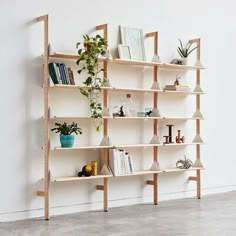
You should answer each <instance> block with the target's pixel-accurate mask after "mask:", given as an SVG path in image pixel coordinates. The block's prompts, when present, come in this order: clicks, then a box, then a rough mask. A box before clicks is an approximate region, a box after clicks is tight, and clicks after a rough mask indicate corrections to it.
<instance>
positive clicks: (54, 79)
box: [48, 62, 59, 84]
mask: <svg viewBox="0 0 236 236" xmlns="http://www.w3.org/2000/svg"><path fill="white" fill-rule="evenodd" d="M48 69H49V75H50V77H51V79H52V82H53V83H54V84H58V83H59V82H58V80H57V75H56V71H55V68H54V65H53V62H50V63H49V64H48Z"/></svg>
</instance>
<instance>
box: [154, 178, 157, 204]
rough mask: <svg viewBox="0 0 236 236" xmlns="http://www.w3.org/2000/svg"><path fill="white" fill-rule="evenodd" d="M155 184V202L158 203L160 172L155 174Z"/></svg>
mask: <svg viewBox="0 0 236 236" xmlns="http://www.w3.org/2000/svg"><path fill="white" fill-rule="evenodd" d="M153 177H154V186H153V197H154V204H155V205H157V204H158V185H157V184H158V174H154V175H153Z"/></svg>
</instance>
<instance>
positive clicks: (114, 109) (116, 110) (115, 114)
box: [112, 106, 120, 117]
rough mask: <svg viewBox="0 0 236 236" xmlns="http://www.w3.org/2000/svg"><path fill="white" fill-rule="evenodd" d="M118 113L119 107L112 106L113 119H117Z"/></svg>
mask: <svg viewBox="0 0 236 236" xmlns="http://www.w3.org/2000/svg"><path fill="white" fill-rule="evenodd" d="M119 111H120V108H119V106H114V107H113V108H112V116H113V117H119V113H120V112H119Z"/></svg>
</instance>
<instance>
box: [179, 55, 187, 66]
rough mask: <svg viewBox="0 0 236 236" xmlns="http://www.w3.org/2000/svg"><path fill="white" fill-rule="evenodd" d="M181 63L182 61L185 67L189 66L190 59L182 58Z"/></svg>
mask: <svg viewBox="0 0 236 236" xmlns="http://www.w3.org/2000/svg"><path fill="white" fill-rule="evenodd" d="M181 61H182V63H183V65H187V64H188V58H187V57H183V58H181Z"/></svg>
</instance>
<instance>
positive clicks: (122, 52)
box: [118, 44, 131, 59]
mask: <svg viewBox="0 0 236 236" xmlns="http://www.w3.org/2000/svg"><path fill="white" fill-rule="evenodd" d="M118 52H119V57H120V59H131V55H130V49H129V46H127V45H123V44H119V45H118Z"/></svg>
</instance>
